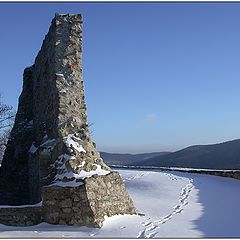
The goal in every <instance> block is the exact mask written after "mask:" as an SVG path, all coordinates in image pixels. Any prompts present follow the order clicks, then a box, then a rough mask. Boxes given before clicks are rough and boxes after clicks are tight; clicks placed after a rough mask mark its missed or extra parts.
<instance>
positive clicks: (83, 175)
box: [55, 164, 110, 180]
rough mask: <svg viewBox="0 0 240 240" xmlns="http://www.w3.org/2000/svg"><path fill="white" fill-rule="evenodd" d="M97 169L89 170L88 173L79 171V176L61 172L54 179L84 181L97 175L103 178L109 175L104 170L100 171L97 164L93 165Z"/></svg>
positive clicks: (100, 168)
mask: <svg viewBox="0 0 240 240" xmlns="http://www.w3.org/2000/svg"><path fill="white" fill-rule="evenodd" d="M93 165H95V166H96V167H97V169H96V170H91V171H89V172H87V171H85V170H81V171H80V173H79V174H77V173H74V172H63V173H59V174H57V175H56V176H55V179H56V180H62V179H64V178H67V179H72V178H74V179H82V180H83V179H85V178H88V177H92V176H93V175H95V174H97V175H100V176H103V175H107V174H108V173H110V171H106V170H104V169H102V167H101V166H100V165H98V164H93Z"/></svg>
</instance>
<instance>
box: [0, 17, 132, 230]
mask: <svg viewBox="0 0 240 240" xmlns="http://www.w3.org/2000/svg"><path fill="white" fill-rule="evenodd" d="M0 194H1V195H0V204H5V205H22V204H36V203H38V202H40V201H42V207H40V208H39V207H38V208H37V210H34V208H27V209H29V210H28V211H29V213H30V214H29V216H30V217H29V219H28V217H25V218H26V221H23V222H21V223H20V222H18V220H16V219H15V220H14V221H13V222H14V224H13V223H11V222H9V224H13V225H24V223H25V225H32V224H36V222H41V221H45V222H49V223H52V224H68V225H87V226H96V227H99V226H101V224H102V222H103V219H104V216H105V215H107V216H112V215H115V214H124V213H128V214H135V213H136V210H135V208H134V206H133V202H132V200H131V199H130V197H129V195H128V193H127V192H126V190H125V187H124V184H123V181H122V179H121V178H120V176H119V174H118V173H117V172H113V171H112V170H111V169H110V168H109V167H108V166H107V165H106V164H105V163H104V162H103V161H102V159H101V158H100V155H99V153H98V152H97V151H96V145H95V143H94V142H92V140H91V138H90V134H89V129H88V122H87V114H86V103H85V99H84V87H83V79H82V17H81V15H78V14H76V15H69V14H61V15H59V14H56V15H55V18H54V19H53V20H52V24H51V26H50V29H49V32H48V34H47V35H46V37H45V39H44V41H43V44H42V47H41V50H40V52H39V53H38V55H37V57H36V59H35V63H34V65H33V66H31V67H29V68H26V69H25V70H24V76H23V91H22V93H21V96H20V98H19V106H18V111H17V115H16V120H15V124H14V127H13V130H12V132H11V135H10V139H9V141H8V145H7V149H6V152H5V155H4V158H3V162H2V167H1V172H0ZM30 209H31V210H30ZM39 209H40V210H39ZM6 211H10V210H6V208H4V209H0V222H4V223H5V224H6V218H5V220H4V221H3V220H2V219H3V218H2V216H6V214H5V213H6ZM11 211H12V212H14V211H15V210H14V209H11ZM19 211H20V210H19V209H18V210H17V212H19ZM28 211H27V212H28ZM35 213H36V214H35ZM34 214H35V216H36V218H35V219H34V217H33V216H34ZM10 215H11V214H10ZM17 215H18V214H17ZM40 215H41V217H39V216H40Z"/></svg>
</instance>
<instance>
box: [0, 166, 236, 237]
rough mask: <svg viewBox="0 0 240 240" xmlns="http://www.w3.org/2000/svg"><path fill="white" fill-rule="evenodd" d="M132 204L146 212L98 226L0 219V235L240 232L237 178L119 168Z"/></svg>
mask: <svg viewBox="0 0 240 240" xmlns="http://www.w3.org/2000/svg"><path fill="white" fill-rule="evenodd" d="M119 172H120V174H121V175H122V177H123V179H124V182H125V184H126V187H127V189H128V191H129V193H130V195H131V197H132V199H133V201H134V203H135V206H136V207H137V208H138V210H139V211H140V212H141V213H144V214H145V216H131V215H124V216H114V217H111V218H106V220H105V222H104V225H103V227H102V228H101V229H94V228H87V227H70V226H57V225H56V226H54V225H50V224H46V223H41V224H39V225H37V226H32V227H9V226H5V225H0V237H1V238H6V237H7V238H11V237H14V238H16V237H22V238H27V237H30V238H35V237H36V238H43V237H44V238H53V237H57V238H71V237H72V238H89V237H90V238H91V237H92V238H105V237H107V238H123V237H124V238H125V237H126V238H137V237H139V238H153V237H155V238H169V237H171V238H175V237H177V238H190V237H191V238H192V237H198V238H199V237H238V238H239V237H240V223H239V217H240V205H239V199H240V181H239V180H234V179H230V178H224V177H217V176H209V175H201V174H190V173H179V172H171V173H170V172H161V171H158V170H151V171H148V170H142V171H141V170H119Z"/></svg>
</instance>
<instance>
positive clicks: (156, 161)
mask: <svg viewBox="0 0 240 240" xmlns="http://www.w3.org/2000/svg"><path fill="white" fill-rule="evenodd" d="M100 155H101V157H102V158H103V159H104V161H105V162H106V163H107V164H108V165H125V166H154V167H184V168H206V169H240V139H237V140H233V141H228V142H224V143H218V144H211V145H194V146H190V147H187V148H184V149H182V150H179V151H176V152H154V153H142V154H121V153H106V152H100Z"/></svg>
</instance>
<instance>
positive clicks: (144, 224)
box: [141, 221, 151, 227]
mask: <svg viewBox="0 0 240 240" xmlns="http://www.w3.org/2000/svg"><path fill="white" fill-rule="evenodd" d="M141 224H142V225H143V226H144V227H146V226H148V225H150V224H151V222H149V221H147V222H142V223H141Z"/></svg>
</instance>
